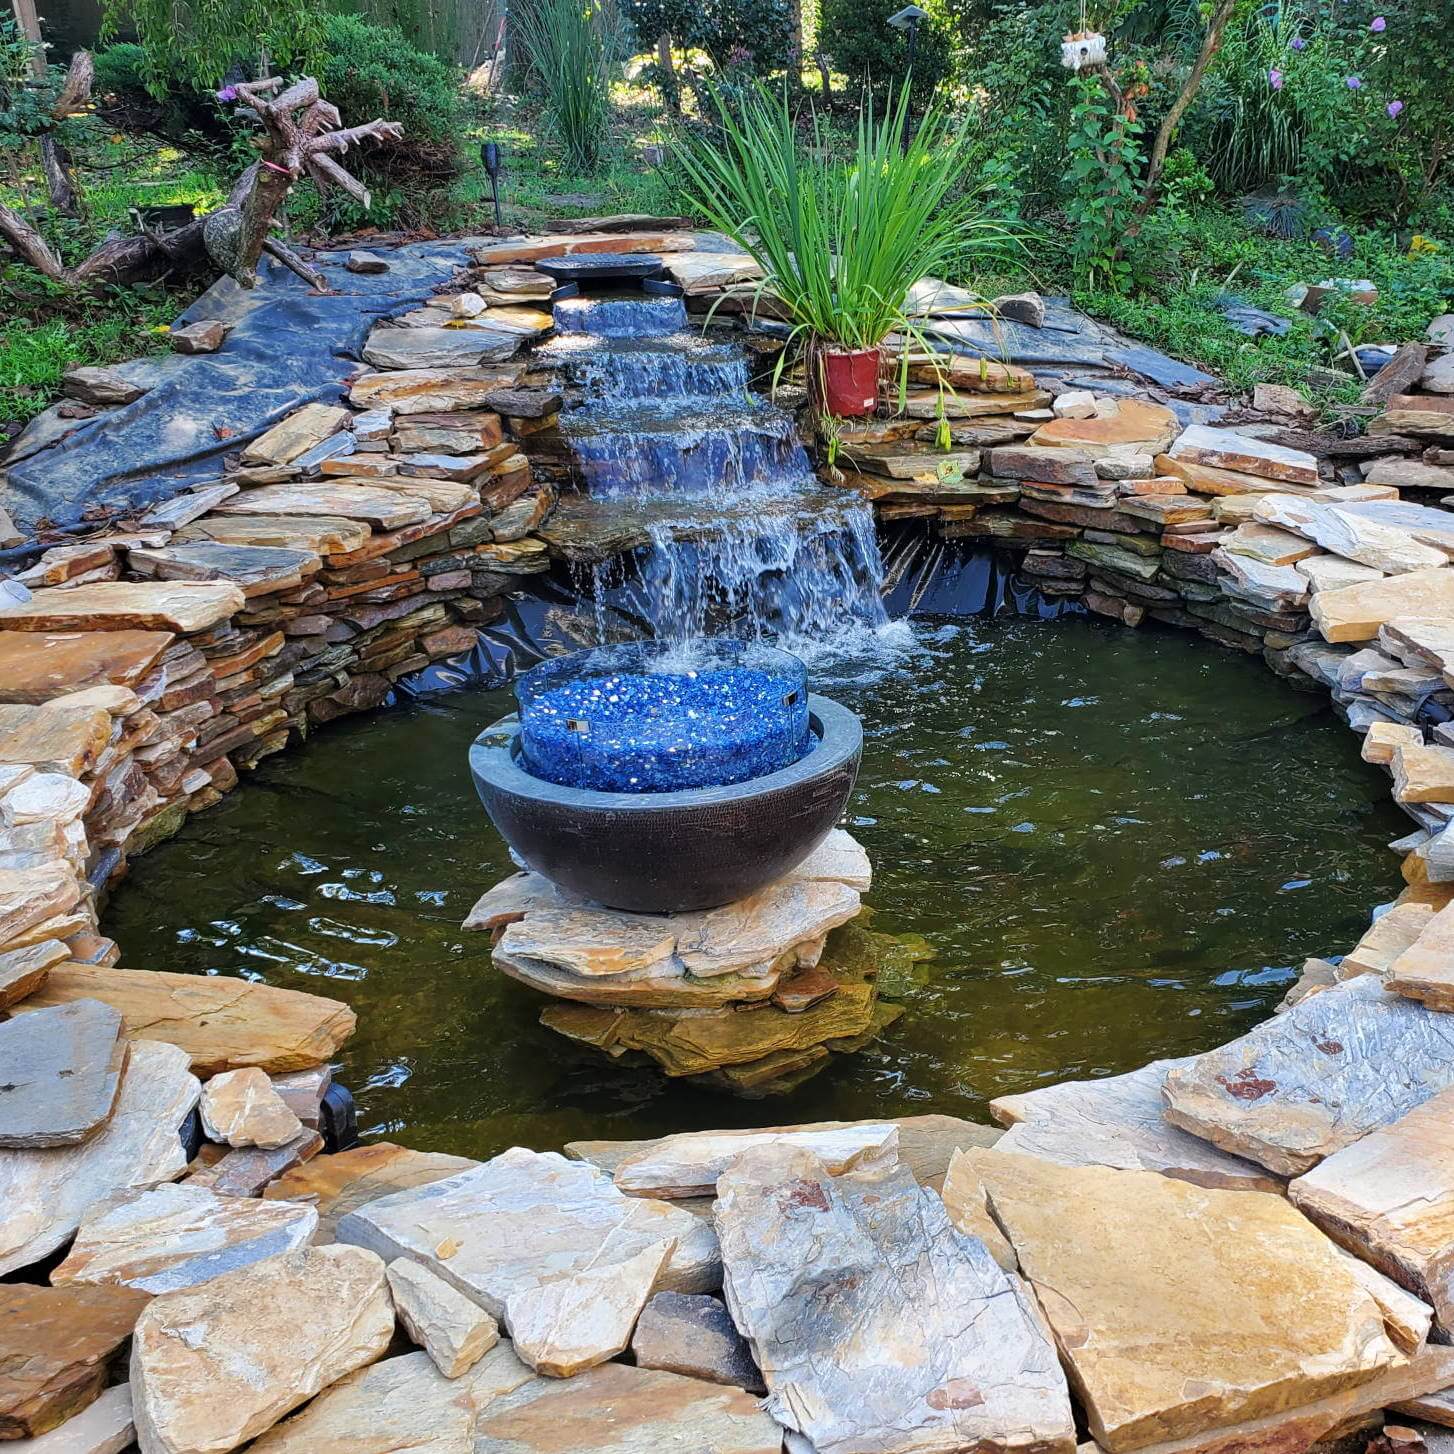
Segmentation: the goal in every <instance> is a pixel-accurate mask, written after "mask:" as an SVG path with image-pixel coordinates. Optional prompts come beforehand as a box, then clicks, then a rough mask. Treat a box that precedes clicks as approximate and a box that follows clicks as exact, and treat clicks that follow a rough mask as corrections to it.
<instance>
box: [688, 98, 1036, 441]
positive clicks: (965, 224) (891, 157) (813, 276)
mask: <svg viewBox="0 0 1454 1454" xmlns="http://www.w3.org/2000/svg"><path fill="white" fill-rule="evenodd" d="M711 98H712V102H713V105H714V107H715V110H716V113H717V114H716V118H715V119H716V122H717V125H716V127H715V129H714V131H713V132H712V133H709V134H702V135H697V136H687V137H685V138H683V140H682V141H681V142H680V143H679V145H678V149H677V150H678V156H679V158H680V161H681V165H682V167H683V169H684V170H685V172H686V175H687V179H688V185H689V188H690V191H691V193H692V196H693V200H694V202H695V203H696V206H697V207H698V209H699V210H700V211H701V212H702V214H703V215H704V216H705V217H706V218H707V219H708V220H709V221H710V222H711V224H712V225H713V226H714V227H716V228H717V229H718V230H720V231H721V232H724V233H726V234H727V236H728V237H730V238H732V240H733V241H734V242H736V243H737V245H738V246H739V247H741V248H742V249H743V251H744V252H746V253H748V254H749V255H750V256H751V257H752V258H753V259H754V260H755V261H756V262H757V264H758V265H759V267H760V268H761V269H762V280H761V282H760V283H759V284H758V296H759V297H763V296H770V297H771V298H773V299H775V300H776V301H777V303H778V304H779V305H780V306H781V308H782V310H783V311H784V312H785V313H786V316H787V318H788V321H789V322H790V323H791V325H792V329H793V338H794V339H795V340H796V341H797V342H798V343H800V344H801V345H802V346H803V348H804V351H805V353H806V357H807V362H808V379H809V387H810V389H811V390H812V392H813V395H814V402H815V404H816V405H817V406H818V412H819V413H820V414H827V415H833V416H839V417H854V416H861V415H864V414H871V413H873V412H874V410H875V408H876V407H877V403H878V394H879V379H880V376H881V372H882V368H883V344H884V341H885V340H886V339H887V338H888V337H889V336H890V335H891V334H895V333H897V334H900V335H903V336H905V337H915V338H917V337H918V329H917V325H916V324H915V323H914V321H913V319H912V318H911V317H910V316H909V314H908V312H907V310H906V300H907V297H908V293H909V289H910V288H911V287H913V285H914V284H915V283H917V282H918V281H919V280H920V279H921V278H924V277H926V276H942V275H943V274H945V273H946V272H955V271H959V270H961V269H963V267H964V266H965V265H966V264H967V263H969V262H970V261H972V260H973V259H975V258H976V257H984V256H986V255H988V254H990V253H994V252H1000V251H1003V250H1005V249H1006V248H1007V246H1009V245H1011V244H1013V243H1014V242H1016V240H1017V239H1016V238H1015V236H1014V234H1013V233H1012V232H1011V231H1010V229H1008V228H1007V227H1005V226H1004V225H1003V224H1001V223H998V222H995V221H993V220H991V219H989V218H988V217H986V215H985V213H984V210H983V207H982V205H981V203H980V199H979V193H978V190H977V189H976V188H975V187H974V186H973V185H972V184H971V182H970V179H969V177H968V162H969V157H970V152H971V146H972V140H971V126H972V121H971V119H970V117H969V116H968V115H965V114H961V116H960V118H959V119H958V120H955V119H953V118H952V117H951V116H950V115H949V113H948V111H947V110H946V109H945V108H944V107H943V106H942V105H940V104H938V103H935V104H934V105H932V106H930V108H929V109H928V111H927V112H926V113H925V115H924V117H923V119H922V120H921V122H920V124H919V127H918V130H917V131H916V133H915V135H914V137H913V139H912V140H911V141H910V142H909V144H908V145H907V146H904V145H902V141H901V139H902V137H903V135H904V131H905V122H906V119H907V116H908V107H909V90H908V87H907V85H905V86H904V88H903V89H902V90H901V91H900V92H899V94H898V98H897V100H896V101H895V102H894V103H893V105H891V106H890V107H889V108H888V109H887V110H886V111H885V112H883V113H882V114H881V115H875V113H874V110H873V107H872V106H871V105H870V106H868V107H867V108H866V109H865V110H864V111H863V112H861V113H860V116H859V121H858V129H857V133H856V137H855V141H854V146H853V149H852V152H851V153H850V154H849V155H847V156H843V157H839V156H835V154H834V150H833V148H832V146H831V145H830V143H829V138H828V137H827V135H826V134H825V132H824V130H823V129H822V127H821V125H820V123H819V120H818V118H817V116H816V115H815V116H814V119H813V144H812V145H811V146H808V147H804V146H802V145H800V143H799V137H798V128H797V125H796V123H795V119H794V117H793V115H792V113H791V111H790V110H789V107H788V102H787V96H786V93H783V94H778V93H775V92H771V91H768V90H767V89H765V88H764V87H762V86H760V85H759V86H756V87H754V88H752V89H750V90H748V91H746V92H745V93H738V94H737V95H734V96H733V97H732V98H731V100H730V102H729V99H728V97H727V96H726V94H725V93H724V92H721V91H714V92H712V93H711ZM781 368H782V359H781V358H780V359H779V362H778V370H779V371H780V370H781ZM906 378H907V373H906V370H905V371H903V372H901V384H900V387H901V389H902V388H903V387H904V386H905V383H904V381H905V380H906Z"/></svg>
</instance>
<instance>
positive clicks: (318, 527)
mask: <svg viewBox="0 0 1454 1454" xmlns="http://www.w3.org/2000/svg"><path fill="white" fill-rule="evenodd" d="M370 534H371V532H370V530H369V527H368V526H367V525H365V524H364V523H363V522H362V521H359V520H344V519H342V518H341V517H340V516H337V515H317V516H306V515H208V516H207V517H206V518H205V519H203V520H194V521H193V522H192V523H191V524H190V525H188V526H186V527H185V528H184V529H182V530H179V531H178V532H177V533H176V534H175V535H174V536H173V537H172V541H173V543H174V544H175V543H179V542H180V543H183V544H185V543H186V542H188V541H196V542H198V543H204V542H216V543H218V544H225V545H240V546H251V545H256V546H265V547H267V548H269V549H282V550H298V551H306V552H308V553H310V554H317V555H320V556H330V555H338V554H341V553H343V552H344V551H349V550H360V549H362V548H363V547H364V546H365V545H367V544H368V541H369V537H370Z"/></svg>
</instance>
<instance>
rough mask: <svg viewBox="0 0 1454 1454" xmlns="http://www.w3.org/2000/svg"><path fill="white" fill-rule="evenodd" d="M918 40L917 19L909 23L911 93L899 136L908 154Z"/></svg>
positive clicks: (907, 82) (906, 81)
mask: <svg viewBox="0 0 1454 1454" xmlns="http://www.w3.org/2000/svg"><path fill="white" fill-rule="evenodd" d="M918 41H919V22H918V21H917V20H915V21H912V22H911V23H910V25H909V69H908V72H907V73H906V74H905V76H904V86H905V88H906V89H907V90H908V91H909V95H908V96H907V97H906V99H905V101H904V130H903V133H902V134H901V135H900V137H899V150H900V151H901V152H903V153H904V154H905V155H907V154H908V150H909V137H910V134H911V132H912V130H913V126H912V122H913V119H914V97H913V91H912V87H913V84H914V47H915V46H916V45H917V44H918Z"/></svg>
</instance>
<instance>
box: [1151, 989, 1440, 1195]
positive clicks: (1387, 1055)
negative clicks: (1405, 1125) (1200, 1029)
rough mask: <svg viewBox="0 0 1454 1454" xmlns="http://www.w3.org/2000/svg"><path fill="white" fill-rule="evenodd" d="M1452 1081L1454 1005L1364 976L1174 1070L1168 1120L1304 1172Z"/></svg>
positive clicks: (1264, 1161) (1271, 1165) (1287, 1171)
mask: <svg viewBox="0 0 1454 1454" xmlns="http://www.w3.org/2000/svg"><path fill="white" fill-rule="evenodd" d="M1451 1085H1454V1015H1448V1014H1443V1013H1441V1012H1440V1011H1438V1010H1430V1009H1426V1008H1425V1007H1424V1006H1423V1005H1421V1004H1419V1003H1418V1002H1417V1001H1414V1000H1409V999H1405V998H1404V996H1402V995H1393V994H1389V993H1388V991H1387V990H1386V989H1385V988H1384V986H1383V981H1382V980H1381V979H1380V978H1379V977H1378V976H1377V975H1360V976H1359V977H1358V978H1356V979H1352V980H1348V981H1346V982H1344V983H1343V984H1340V985H1335V986H1334V987H1333V988H1332V989H1327V990H1323V991H1322V992H1321V993H1319V994H1316V995H1309V996H1308V997H1307V998H1306V999H1304V1000H1301V1001H1299V1002H1298V1003H1297V1004H1296V1005H1294V1006H1293V1007H1292V1008H1291V1009H1290V1010H1288V1011H1287V1012H1286V1013H1285V1014H1282V1015H1278V1016H1276V1017H1275V1018H1274V1019H1271V1020H1267V1021H1264V1022H1263V1023H1262V1024H1261V1025H1258V1026H1257V1028H1256V1029H1254V1030H1252V1031H1251V1032H1249V1033H1248V1034H1246V1035H1244V1036H1242V1038H1241V1039H1240V1040H1233V1041H1232V1042H1231V1043H1230V1044H1228V1045H1223V1046H1221V1047H1219V1048H1218V1049H1216V1050H1209V1051H1208V1052H1207V1053H1206V1054H1205V1055H1199V1056H1197V1057H1196V1058H1195V1059H1194V1060H1192V1061H1191V1063H1190V1064H1188V1065H1184V1066H1180V1067H1178V1068H1176V1069H1174V1070H1172V1071H1171V1072H1170V1073H1169V1074H1168V1075H1167V1077H1166V1088H1165V1091H1164V1095H1165V1099H1166V1118H1167V1120H1169V1121H1170V1122H1171V1123H1172V1124H1173V1125H1176V1126H1180V1127H1181V1128H1182V1129H1183V1130H1186V1131H1191V1132H1193V1133H1194V1134H1195V1135H1198V1136H1202V1137H1205V1139H1207V1140H1208V1141H1211V1142H1212V1143H1213V1144H1215V1145H1217V1146H1220V1147H1221V1148H1222V1149H1223V1150H1224V1151H1230V1152H1232V1153H1233V1154H1235V1155H1239V1156H1246V1157H1249V1158H1250V1159H1251V1160H1253V1161H1256V1162H1259V1163H1260V1164H1261V1165H1263V1166H1265V1167H1267V1168H1268V1169H1269V1170H1270V1171H1275V1172H1277V1173H1279V1174H1280V1175H1283V1176H1296V1175H1299V1174H1300V1173H1302V1172H1304V1171H1308V1170H1310V1169H1311V1168H1312V1167H1314V1166H1316V1165H1317V1164H1318V1162H1319V1161H1321V1160H1322V1159H1323V1158H1324V1157H1325V1156H1331V1155H1332V1154H1333V1152H1335V1151H1339V1150H1341V1149H1342V1148H1343V1147H1344V1146H1350V1145H1352V1144H1353V1142H1355V1141H1357V1140H1358V1139H1359V1138H1360V1137H1362V1136H1366V1135H1367V1134H1368V1133H1369V1132H1370V1131H1375V1130H1377V1129H1378V1128H1379V1127H1380V1126H1387V1125H1389V1124H1391V1123H1392V1122H1394V1121H1396V1120H1398V1119H1399V1117H1400V1116H1403V1115H1406V1114H1407V1113H1408V1112H1409V1111H1411V1110H1413V1109H1414V1108H1415V1107H1416V1106H1420V1105H1422V1104H1423V1103H1424V1102H1425V1101H1426V1100H1428V1099H1429V1097H1430V1096H1433V1095H1436V1094H1437V1093H1438V1092H1439V1091H1441V1090H1445V1089H1447V1088H1448V1087H1449V1086H1451Z"/></svg>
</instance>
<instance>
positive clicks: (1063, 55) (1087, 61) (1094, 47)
mask: <svg viewBox="0 0 1454 1454" xmlns="http://www.w3.org/2000/svg"><path fill="white" fill-rule="evenodd" d="M1105 63H1106V38H1105V36H1103V35H1102V34H1101V33H1100V31H1098V30H1078V31H1076V32H1075V34H1074V35H1067V36H1066V37H1065V39H1064V40H1062V41H1061V42H1060V64H1061V65H1062V66H1064V67H1065V69H1066V70H1067V71H1084V70H1088V69H1089V68H1090V67H1092V66H1103V65H1105Z"/></svg>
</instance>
